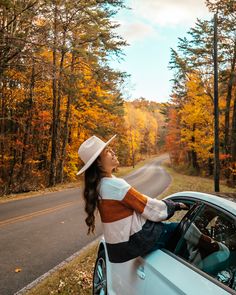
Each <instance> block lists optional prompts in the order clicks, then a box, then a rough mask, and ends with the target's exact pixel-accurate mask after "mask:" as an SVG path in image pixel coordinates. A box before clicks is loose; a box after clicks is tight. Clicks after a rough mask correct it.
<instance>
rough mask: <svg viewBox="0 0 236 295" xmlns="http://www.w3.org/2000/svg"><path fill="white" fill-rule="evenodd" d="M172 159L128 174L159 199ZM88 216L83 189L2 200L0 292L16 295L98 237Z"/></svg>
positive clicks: (98, 229) (98, 226) (98, 230)
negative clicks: (88, 224)
mask: <svg viewBox="0 0 236 295" xmlns="http://www.w3.org/2000/svg"><path fill="white" fill-rule="evenodd" d="M168 157H169V156H168V154H163V155H161V156H159V157H157V158H155V159H153V161H152V162H151V163H148V164H146V165H145V166H143V167H142V168H140V169H138V170H136V171H135V172H134V173H132V174H130V175H128V176H127V177H124V178H125V179H126V180H127V182H129V183H130V184H131V185H132V186H134V187H135V188H136V189H137V190H139V191H140V192H142V193H144V194H146V195H148V196H150V197H156V196H157V195H159V194H160V193H161V192H162V191H164V190H165V189H166V188H167V186H168V185H169V183H170V182H171V178H170V176H169V175H168V174H167V172H165V170H164V169H163V168H162V167H161V166H160V163H161V162H162V161H163V160H165V159H167V158H168ZM85 217H86V215H85V213H84V201H83V199H82V195H81V189H80V188H75V189H74V188H73V189H67V190H64V191H60V192H55V193H49V194H44V195H42V196H38V197H34V198H28V199H23V200H16V201H11V202H8V203H3V204H0V294H1V295H11V294H14V293H15V292H17V291H19V290H20V289H22V288H23V287H24V286H26V285H27V284H29V283H30V282H32V281H33V280H35V279H36V278H38V277H39V276H41V275H42V274H44V273H45V272H47V271H49V270H50V269H51V268H53V267H55V266H56V265H57V264H59V263H60V262H62V261H63V260H64V259H66V258H68V257H69V256H71V255H72V254H73V253H75V252H77V251H78V250H80V249H81V248H82V247H84V246H86V245H87V244H88V243H90V242H91V241H93V240H94V239H95V238H96V237H98V236H100V235H101V234H102V227H101V223H100V218H99V216H97V219H96V234H95V235H91V236H87V234H86V233H87V227H86V225H85V222H84V219H85ZM17 268H20V269H21V271H20V272H15V269H17Z"/></svg>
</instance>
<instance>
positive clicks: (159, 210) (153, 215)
mask: <svg viewBox="0 0 236 295" xmlns="http://www.w3.org/2000/svg"><path fill="white" fill-rule="evenodd" d="M146 197H147V203H146V206H145V208H144V210H143V213H142V215H143V216H144V217H145V218H147V219H149V220H151V221H155V222H159V221H163V220H166V219H167V217H168V214H167V206H166V204H165V203H164V202H163V201H161V200H157V199H152V198H150V197H148V196H146Z"/></svg>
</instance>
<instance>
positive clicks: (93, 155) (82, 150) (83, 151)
mask: <svg viewBox="0 0 236 295" xmlns="http://www.w3.org/2000/svg"><path fill="white" fill-rule="evenodd" d="M115 137H116V134H115V135H114V136H113V137H112V138H111V139H109V140H108V141H107V142H104V141H102V140H101V139H100V138H98V137H97V136H95V135H93V136H91V137H89V138H88V139H87V140H85V141H84V142H83V143H82V144H81V146H80V147H79V149H78V154H79V156H80V158H81V160H82V161H83V162H84V164H85V165H84V166H83V167H82V169H80V171H79V172H78V173H76V175H79V174H81V173H83V172H84V171H85V170H86V169H88V168H89V167H90V166H91V165H92V164H93V162H94V161H95V160H96V159H97V157H98V156H99V155H100V153H101V152H102V151H103V149H104V148H105V147H106V146H107V145H108V144H109V143H110V142H111V141H112V140H113V139H114V138H115Z"/></svg>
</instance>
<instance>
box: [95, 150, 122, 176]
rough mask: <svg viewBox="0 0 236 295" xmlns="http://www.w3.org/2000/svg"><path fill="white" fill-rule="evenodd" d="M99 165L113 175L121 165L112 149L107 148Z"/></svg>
mask: <svg viewBox="0 0 236 295" xmlns="http://www.w3.org/2000/svg"><path fill="white" fill-rule="evenodd" d="M98 163H99V165H100V166H102V170H103V171H104V172H107V173H111V172H112V170H113V169H115V168H116V167H117V166H118V165H119V161H118V159H117V157H116V155H115V152H114V151H113V150H112V149H111V148H110V147H106V148H105V149H104V150H103V151H102V152H101V154H100V156H99V158H98Z"/></svg>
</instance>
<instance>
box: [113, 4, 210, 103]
mask: <svg viewBox="0 0 236 295" xmlns="http://www.w3.org/2000/svg"><path fill="white" fill-rule="evenodd" d="M125 3H126V5H127V6H129V7H130V8H131V9H130V10H126V9H125V10H124V9H122V10H121V11H120V12H118V14H117V15H116V16H115V17H114V20H113V21H114V22H116V23H119V24H120V27H119V28H118V29H117V32H118V34H119V35H120V36H122V37H123V39H125V40H126V41H127V43H129V46H127V47H125V48H124V49H123V52H124V53H125V56H124V60H123V61H120V62H118V61H115V60H114V61H111V62H110V65H111V66H112V68H114V69H117V70H121V71H125V72H127V73H128V74H130V75H131V77H130V78H129V79H128V85H127V86H126V88H125V91H124V92H123V95H124V97H125V98H126V99H130V100H133V99H135V98H139V97H144V98H146V99H148V100H153V101H156V102H166V101H168V100H169V99H170V94H171V85H172V84H171V81H170V80H171V79H172V78H173V73H172V71H171V70H170V69H168V63H169V61H170V54H171V51H170V49H171V48H173V49H177V44H178V37H181V38H183V37H184V36H186V37H187V32H188V31H189V29H190V28H191V27H194V25H195V22H196V20H197V18H200V19H210V18H212V17H213V16H212V14H211V13H209V12H208V9H207V7H206V6H205V4H204V0H165V1H163V0H126V1H125Z"/></svg>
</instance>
